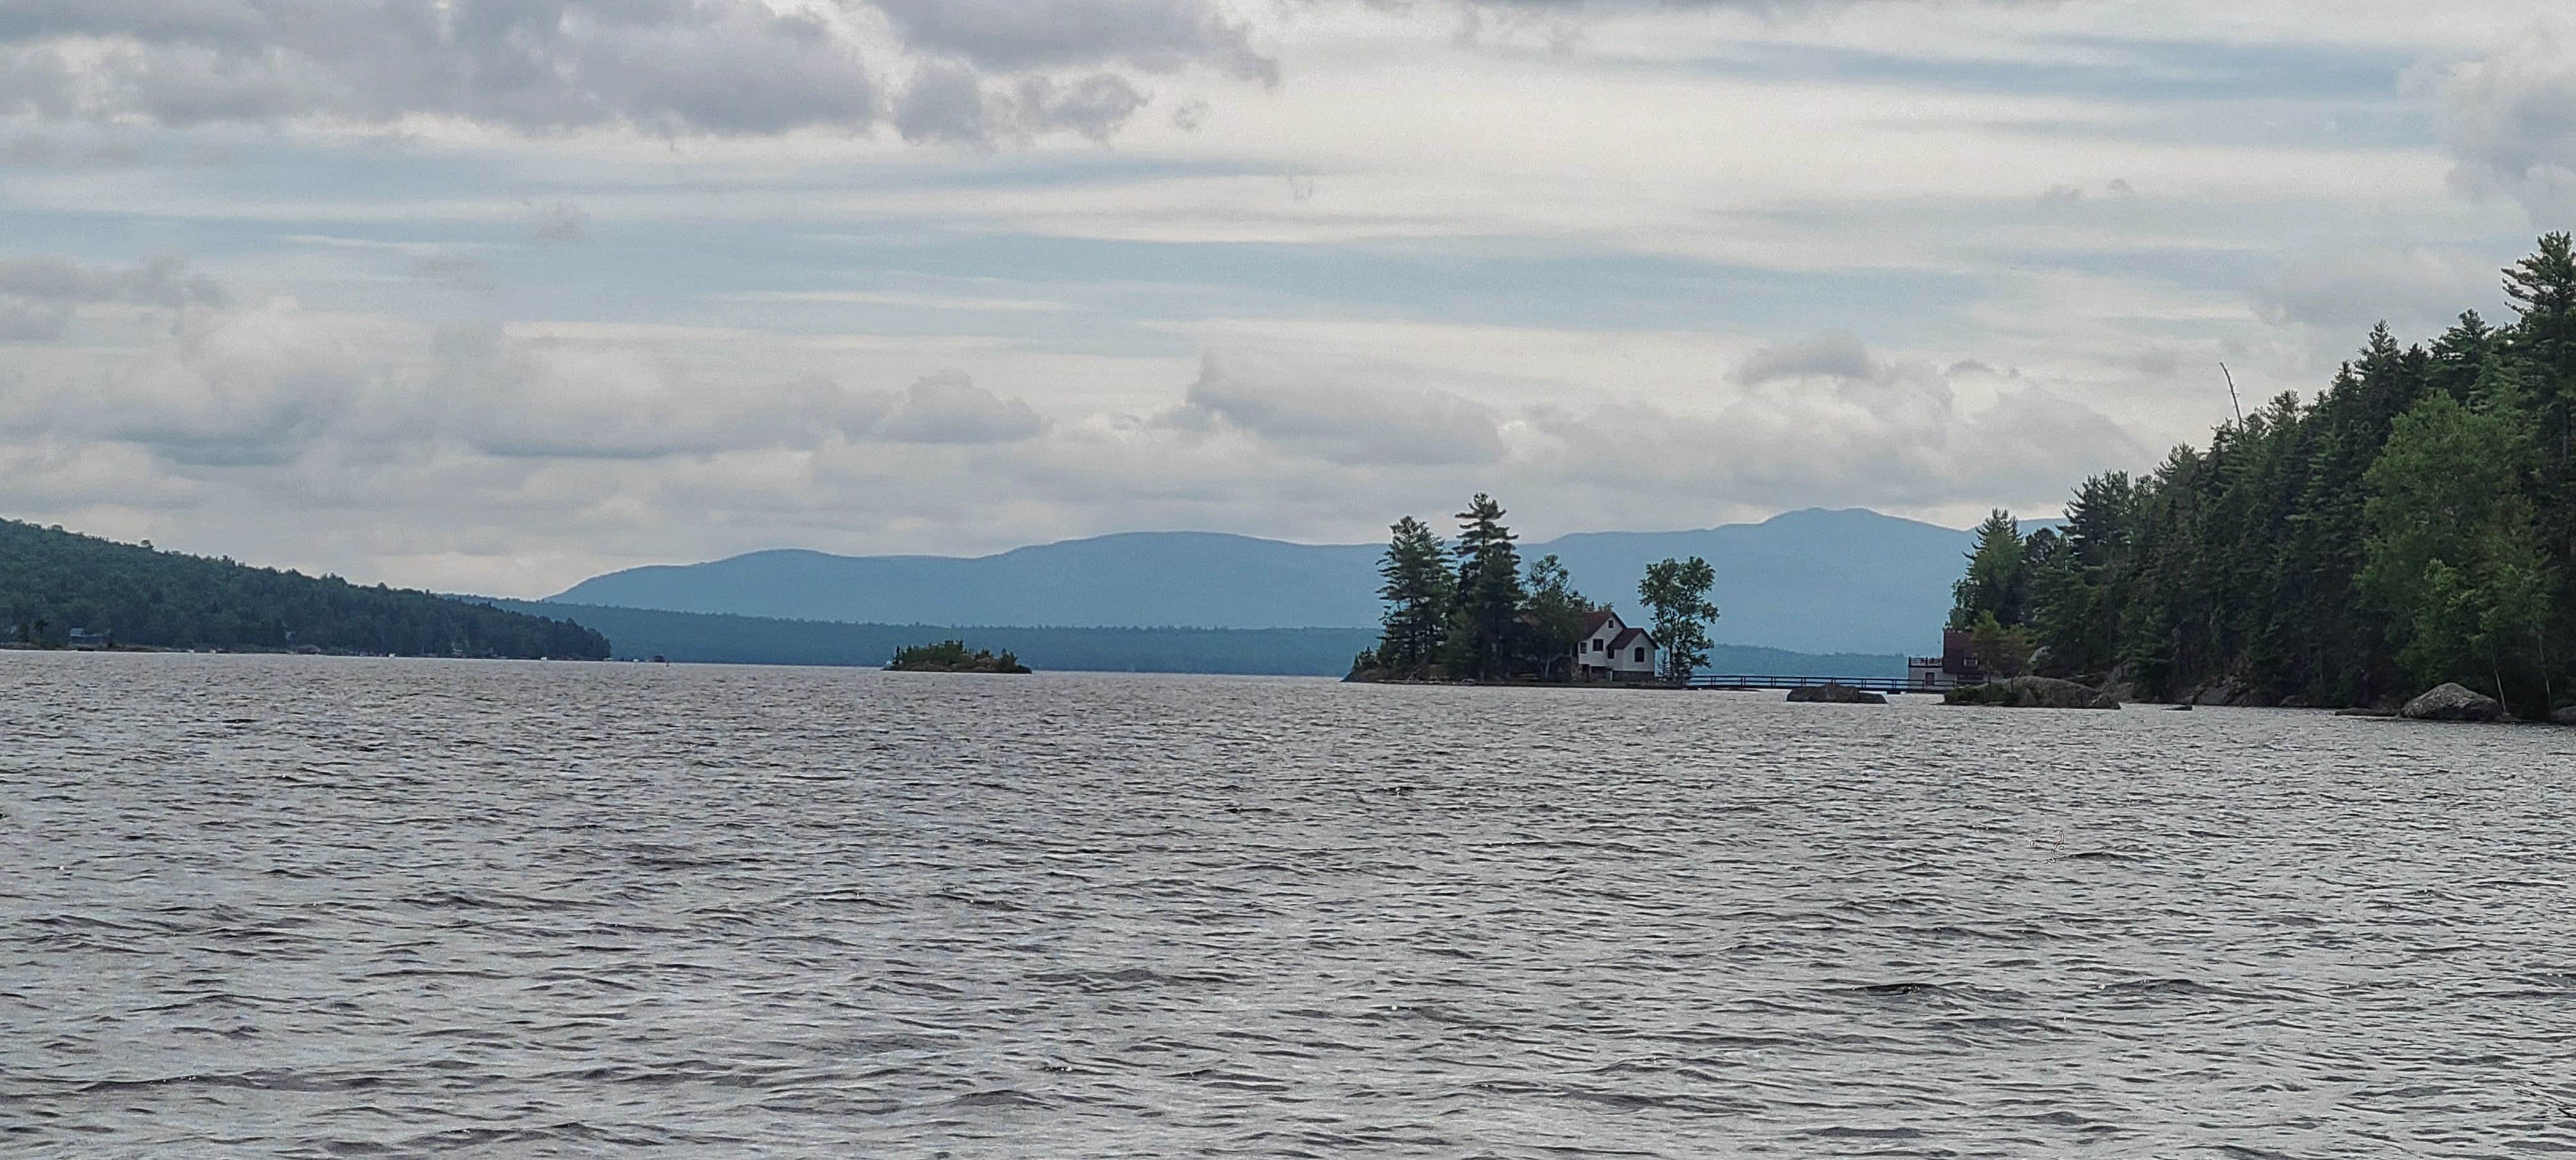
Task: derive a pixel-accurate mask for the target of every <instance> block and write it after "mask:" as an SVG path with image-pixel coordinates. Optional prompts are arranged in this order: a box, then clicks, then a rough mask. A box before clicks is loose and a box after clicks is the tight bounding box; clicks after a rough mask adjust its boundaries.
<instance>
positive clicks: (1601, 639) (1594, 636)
mask: <svg viewBox="0 0 2576 1160" xmlns="http://www.w3.org/2000/svg"><path fill="white" fill-rule="evenodd" d="M1583 628H1584V633H1583V643H1581V644H1578V645H1576V646H1575V649H1574V672H1575V675H1576V676H1578V677H1581V678H1582V679H1584V680H1587V681H1651V680H1654V679H1655V665H1656V663H1657V659H1658V658H1657V653H1656V650H1655V638H1654V636H1653V635H1652V634H1650V633H1648V632H1647V631H1646V630H1645V629H1642V628H1630V627H1628V624H1627V622H1626V621H1623V620H1620V619H1619V614H1618V613H1616V612H1612V611H1610V610H1609V609H1607V608H1604V609H1602V610H1601V611H1599V612H1595V613H1593V614H1591V615H1590V616H1587V617H1585V618H1584V620H1583Z"/></svg>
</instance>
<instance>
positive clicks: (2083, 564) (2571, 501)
mask: <svg viewBox="0 0 2576 1160" xmlns="http://www.w3.org/2000/svg"><path fill="white" fill-rule="evenodd" d="M2504 290H2505V294H2506V295H2507V296H2508V298H2509V299H2510V300H2511V302H2512V305H2513V310H2514V313H2515V315H2516V317H2515V318H2514V319H2513V320H2512V321H2511V322H2510V323H2508V324H2506V325H2503V326H2495V325H2491V324H2490V323H2488V322H2487V321H2486V320H2485V319H2482V318H2480V317H2479V316H2478V315H2477V314H2476V313H2475V312H2470V313H2467V314H2463V315H2461V316H2460V318H2459V321H2458V323H2457V324H2455V325H2453V326H2452V327H2450V328H2449V329H2448V330H2446V331H2444V332H2443V333H2442V334H2441V335H2440V336H2438V337H2436V338H2434V339H2433V340H2432V341H2431V342H2430V343H2428V344H2417V345H2408V346H2401V345H2400V344H2399V342H2398V341H2397V339H2396V338H2395V337H2394V336H2393V335H2391V334H2390V332H2389V329H2388V327H2387V325H2386V324H2385V323H2382V324H2381V325H2380V326H2378V327H2377V328H2375V329H2373V330H2372V331H2371V333H2370V337H2369V339H2368V340H2367V341H2366V342H2365V343H2364V345H2363V346H2362V348H2361V350H2360V352H2359V353H2358V354H2357V355H2356V356H2355V357H2354V358H2353V359H2352V360H2351V361H2349V362H2347V363H2345V364H2344V365H2343V366H2342V368H2341V369H2340V370H2338V371H2337V372H2336V374H2335V376H2334V378H2333V380H2332V382H2330V383H2329V384H2328V385H2327V387H2326V389H2325V391H2324V392H2323V393H2322V394H2320V395H2318V396H2317V398H2316V399H2315V400H2314V401H2311V402H2302V401H2301V400H2300V399H2299V397H2298V396H2297V395H2296V394H2294V393H2284V394H2282V395H2280V396H2279V397H2277V398H2275V399H2273V400H2271V402H2270V403H2269V404H2267V405H2265V406H2263V407H2261V408H2259V409H2258V410H2256V411H2255V412H2254V413H2253V414H2250V415H2246V416H2244V417H2243V418H2241V419H2240V420H2238V421H2234V422H2229V423H2226V424H2224V425H2222V426H2220V427H2219V428H2218V429H2217V431H2216V433H2215V435H2214V436H2213V438H2212V439H2211V441H2210V444H2209V446H2208V447H2207V448H2205V449H2202V448H2194V447H2188V446H2186V447H2178V448H2176V449H2174V451H2173V452H2172V453H2171V454H2170V455H2168V456H2167V457H2166V459H2165V460H2164V462H2163V464H2162V465H2160V466H2159V467H2157V468H2156V469H2155V470H2154V471H2153V472H2151V473H2149V474H2148V475H2146V476H2145V477H2143V478H2137V479H2132V478H2130V477H2129V476H2128V475H2126V474H2124V473H2118V472H2113V473H2108V474H2104V475H2098V476H2095V477H2093V478H2091V479H2088V480H2086V481H2085V482H2084V484H2083V486H2081V487H2079V488H2077V489H2076V490H2075V493H2074V496H2073V498H2072V500H2071V501H2070V502H2069V503H2068V504H2067V506H2066V518H2065V521H2064V524H2063V526H2062V528H2060V529H2040V530H2037V531H2034V532H2032V533H2031V534H2029V535H2027V536H2025V535H2023V534H2022V533H2021V530H2020V526H2019V524H2018V522H2017V521H2015V520H2014V519H2013V517H2012V516H2011V514H2010V513H2008V512H2004V511H1997V512H1995V513H1994V515H1993V516H1991V517H1990V518H1989V519H1988V520H1987V521H1986V523H1985V525H1984V526H1983V527H1982V528H1980V529H1979V533H1978V538H1977V544H1976V547H1975V550H1974V551H1973V552H1972V553H1971V554H1970V557H1969V562H1968V567H1967V572H1966V574H1965V575H1964V576H1963V577H1962V578H1961V579H1960V581H1959V583H1958V586H1957V589H1956V604H1955V607H1954V610H1953V612H1952V614H1951V627H1953V628H1958V629H1965V630H1970V631H1973V632H1975V633H1976V636H1977V642H1978V651H1979V652H1980V653H1981V654H1983V655H1984V656H1985V657H1986V658H1987V660H1988V663H1989V664H1990V665H1994V666H1996V667H2000V668H2003V669H2005V670H2007V671H2010V670H2015V669H2025V668H2027V669H2036V670H2038V671H2041V672H2043V673H2045V674H2047V675H2057V676H2083V675H2100V676H2103V677H2106V678H2108V677H2116V678H2118V679H2125V680H2127V681H2130V682H2132V683H2134V684H2135V685H2136V686H2137V687H2138V689H2139V690H2140V691H2141V692H2142V693H2145V694H2147V695H2150V696H2162V697H2171V698H2180V697H2184V696H2188V695H2191V694H2194V693H2196V692H2200V691H2202V690H2206V689H2212V688H2226V689H2229V690H2231V691H2233V692H2235V693H2237V694H2238V695H2240V696H2241V697H2242V699H2244V700H2245V701H2248V702H2251V703H2263V704H2287V705H2318V706H2326V705H2361V704H2369V703H2374V702H2386V701H2388V700H2392V699H2395V698H2400V697H2403V696H2406V695H2408V694H2410V693H2413V692H2417V691H2420V690H2422V689H2423V688H2425V687H2426V686H2429V685H2432V684H2437V683H2440V682H2445V681H2456V682H2459V683H2460V684H2463V685H2467V686H2469V687H2470V688H2473V689H2477V690H2479V691H2481V692H2485V693H2488V694H2490V695H2493V696H2495V697H2497V698H2499V699H2501V700H2503V701H2504V702H2505V703H2506V704H2507V705H2508V706H2510V707H2512V708H2513V709H2514V711H2515V712H2516V713H2518V714H2521V715H2524V716H2545V715H2546V714H2547V713H2548V712H2549V711H2550V710H2551V709H2552V707H2554V706H2556V705H2559V704H2561V703H2563V702H2564V701H2566V700H2567V699H2568V698H2569V696H2570V690H2571V688H2576V253H2571V245H2570V240H2569V236H2568V235H2567V234H2565V233H2553V234H2549V235H2547V236H2545V237H2543V238H2541V239H2540V243H2539V247H2538V249H2537V250H2536V251H2535V252H2534V253H2532V254H2531V255H2530V256H2528V257H2526V258H2524V259H2522V260H2521V261H2519V262H2517V263H2515V264H2514V265H2513V266H2511V267H2508V268H2507V269H2506V270H2505V271H2504Z"/></svg>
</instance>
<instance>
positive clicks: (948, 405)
mask: <svg viewBox="0 0 2576 1160" xmlns="http://www.w3.org/2000/svg"><path fill="white" fill-rule="evenodd" d="M1045 429H1046V421H1045V420H1044V419H1041V418H1039V417H1038V413H1037V412H1036V411H1034V410H1032V409H1030V407H1029V405H1028V404H1027V403H1026V402H1023V401H1021V400H1019V399H1005V398H1002V397H1000V396H998V395H995V394H994V393H993V392H991V391H987V390H985V389H984V388H982V387H978V386H976V385H975V383H974V380H972V379H969V378H967V377H966V376H965V375H962V374H954V373H952V374H942V375H932V376H930V377H928V378H925V379H922V380H921V381H920V382H917V383H914V384H913V385H912V388H911V389H910V390H908V391H905V392H904V395H903V399H902V401H901V402H900V403H899V404H897V405H896V407H895V408H894V413H893V414H891V415H888V416H887V417H886V419H885V422H884V423H883V424H882V425H880V426H879V427H878V428H877V430H878V433H880V434H882V435H883V436H885V437H886V438H888V439H893V440H896V441H898V442H904V443H1010V442H1015V441H1018V440H1021V439H1026V438H1029V437H1030V436H1032V435H1036V434H1037V433H1039V432H1041V431H1044V430H1045Z"/></svg>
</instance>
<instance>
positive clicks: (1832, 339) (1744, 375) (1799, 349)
mask: <svg viewBox="0 0 2576 1160" xmlns="http://www.w3.org/2000/svg"><path fill="white" fill-rule="evenodd" d="M1884 369H1885V368H1883V367H1881V366H1880V365H1879V363H1878V360H1876V359H1874V358H1872V357H1870V353H1869V348H1868V347H1866V346H1863V345H1862V344H1861V341H1860V340H1859V339H1857V338H1854V337H1852V336H1851V335H1848V334H1823V335H1818V336H1816V337H1814V338H1810V339H1805V340H1802V341H1799V342H1791V343H1782V344H1778V345H1774V346H1766V347H1763V348H1761V349H1760V350H1756V351H1754V352H1753V353H1752V354H1750V355H1747V356H1745V359H1744V365H1743V366H1742V367H1739V368H1737V369H1736V372H1735V381H1736V382H1739V383H1742V384H1744V385H1745V386H1748V387H1758V386H1761V385H1762V384H1764V383H1770V382H1777V381H1779V380H1782V379H1801V378H1809V377H1815V376H1823V377H1826V378H1844V379H1867V378H1873V377H1876V376H1877V375H1879V374H1880V373H1881V372H1882V371H1883V370H1884Z"/></svg>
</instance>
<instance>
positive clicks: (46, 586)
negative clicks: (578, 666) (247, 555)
mask: <svg viewBox="0 0 2576 1160" xmlns="http://www.w3.org/2000/svg"><path fill="white" fill-rule="evenodd" d="M0 620H5V624H0V629H5V631H6V632H7V634H8V639H9V640H10V641H11V642H13V643H16V644H20V645H28V646H34V647H40V648H43V647H60V646H63V645H65V644H67V643H69V642H70V634H71V633H72V632H73V631H74V630H76V629H78V630H86V631H87V632H89V633H93V634H97V635H99V636H100V637H101V638H102V639H103V640H104V641H105V642H109V643H113V644H114V645H117V646H123V647H142V648H162V649H217V650H224V651H232V652H289V651H306V650H310V651H317V652H330V653H383V654H392V655H397V656H463V657H506V658H534V657H556V658H563V659H574V660H605V659H607V657H608V639H607V638H606V637H603V636H601V635H600V634H598V633H596V632H593V631H591V630H589V629H587V628H583V627H582V626H580V625H578V624H575V623H573V622H572V621H570V620H553V619H548V618H545V617H538V616H530V615H526V614H524V613H518V612H509V611H504V610H502V609H498V608H493V607H491V606H489V605H484V604H470V603H466V602H464V601H460V600H450V599H447V598H446V597H442V596H437V595H434V594H431V593H428V592H415V591H410V590H405V589H394V588H387V587H384V586H383V585H377V586H375V587H372V588H367V587H361V586H358V585H355V584H351V583H349V582H348V581H346V580H342V579H340V578H339V577H337V576H323V577H312V576H305V575H302V574H300V573H296V572H292V571H279V570H276V569H272V568H255V567H251V566H249V565H246V564H239V563H235V562H234V561H232V560H229V559H220V560H219V559H207V558H205V557H200V556H189V555H184V554H181V553H177V552H164V551H159V550H157V549H155V548H153V547H152V546H151V545H150V544H149V543H146V544H141V545H134V544H120V543H116V542H114V541H111V540H103V539H99V538H97V537H95V536H84V535H80V534H78V533H76V532H66V531H64V530H62V529H61V528H40V527H37V526H36V525H34V524H27V523H19V522H17V521H14V520H0Z"/></svg>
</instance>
